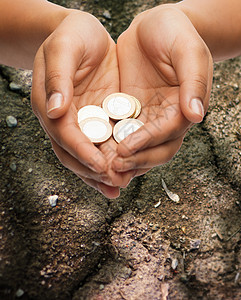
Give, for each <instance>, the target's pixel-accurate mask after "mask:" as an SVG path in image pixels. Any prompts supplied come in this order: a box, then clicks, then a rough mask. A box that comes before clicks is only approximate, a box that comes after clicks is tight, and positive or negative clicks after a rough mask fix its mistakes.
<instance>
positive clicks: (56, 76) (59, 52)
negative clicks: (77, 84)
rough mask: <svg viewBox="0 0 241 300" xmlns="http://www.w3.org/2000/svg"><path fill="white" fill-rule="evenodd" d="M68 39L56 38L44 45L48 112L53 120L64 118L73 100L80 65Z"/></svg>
mask: <svg viewBox="0 0 241 300" xmlns="http://www.w3.org/2000/svg"><path fill="white" fill-rule="evenodd" d="M66 38H67V37H65V39H63V38H62V37H55V38H53V39H52V40H50V41H49V42H48V43H46V45H44V60H45V90H46V110H47V115H48V117H49V118H51V119H56V118H59V117H61V116H63V115H64V114H65V113H66V112H67V110H68V109H69V106H70V104H71V101H72V99H73V91H74V87H73V80H74V76H75V73H76V71H77V69H78V63H77V61H76V59H75V58H76V53H75V52H76V50H75V49H74V47H72V48H71V47H70V44H71V43H69V42H68V41H66ZM67 39H68V38H67Z"/></svg>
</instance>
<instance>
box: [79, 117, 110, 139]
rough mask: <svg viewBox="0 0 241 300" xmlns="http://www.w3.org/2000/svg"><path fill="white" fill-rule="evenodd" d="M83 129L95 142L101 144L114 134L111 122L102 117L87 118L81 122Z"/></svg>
mask: <svg viewBox="0 0 241 300" xmlns="http://www.w3.org/2000/svg"><path fill="white" fill-rule="evenodd" d="M79 126H80V129H81V131H82V132H83V133H84V134H85V135H86V136H87V137H88V138H89V139H90V140H91V142H92V143H94V144H101V143H104V142H105V141H107V140H108V139H109V138H110V137H111V135H112V127H111V125H110V123H108V122H107V121H106V120H104V119H101V118H96V117H92V118H87V119H84V120H82V121H80V123H79Z"/></svg>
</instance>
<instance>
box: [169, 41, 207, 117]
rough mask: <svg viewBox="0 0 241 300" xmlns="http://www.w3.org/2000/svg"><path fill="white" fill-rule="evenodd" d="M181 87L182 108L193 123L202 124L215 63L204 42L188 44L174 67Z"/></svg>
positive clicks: (179, 54)
mask: <svg viewBox="0 0 241 300" xmlns="http://www.w3.org/2000/svg"><path fill="white" fill-rule="evenodd" d="M174 68H175V70H176V74H177V78H178V82H179V85H180V107H181V110H182V113H183V114H184V116H185V117H186V118H187V119H188V120H189V121H190V122H192V123H200V122H201V121H202V120H203V117H204V115H205V112H206V110H207V108H208V103H209V97H210V92H211V86H212V69H213V62H212V58H211V54H210V52H209V50H208V48H207V47H206V45H205V44H204V42H203V41H202V40H201V41H198V43H197V42H196V41H195V42H194V43H188V44H187V47H184V48H183V49H182V51H181V53H180V50H179V53H178V60H176V66H174Z"/></svg>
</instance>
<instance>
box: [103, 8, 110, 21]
mask: <svg viewBox="0 0 241 300" xmlns="http://www.w3.org/2000/svg"><path fill="white" fill-rule="evenodd" d="M103 17H104V18H106V19H107V20H110V19H111V14H110V12H109V11H108V10H105V11H104V12H103Z"/></svg>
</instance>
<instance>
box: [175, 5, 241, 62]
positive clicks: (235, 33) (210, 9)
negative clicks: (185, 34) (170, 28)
mask: <svg viewBox="0 0 241 300" xmlns="http://www.w3.org/2000/svg"><path fill="white" fill-rule="evenodd" d="M175 5H176V7H178V8H179V9H181V10H182V11H183V12H184V13H185V14H186V15H187V16H188V18H189V19H190V20H191V22H192V23H193V25H194V27H195V28H196V30H197V31H198V32H199V34H200V36H201V37H202V38H203V40H204V41H205V43H206V44H207V46H208V47H209V49H210V51H211V53H212V56H213V59H214V60H215V61H218V60H224V59H228V58H231V57H235V56H238V55H241V15H240V13H241V1H240V0H183V1H181V2H179V3H178V4H175Z"/></svg>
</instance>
